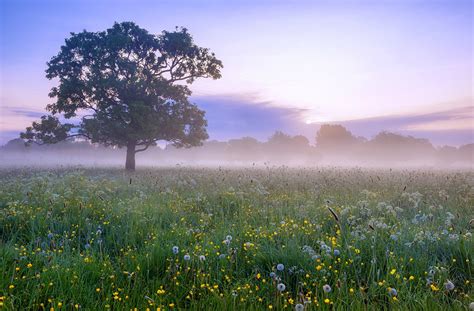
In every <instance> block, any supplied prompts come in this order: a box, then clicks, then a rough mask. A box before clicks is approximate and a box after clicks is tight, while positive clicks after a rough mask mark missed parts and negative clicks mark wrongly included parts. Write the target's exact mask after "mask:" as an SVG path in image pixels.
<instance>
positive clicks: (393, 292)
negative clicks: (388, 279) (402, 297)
mask: <svg viewBox="0 0 474 311" xmlns="http://www.w3.org/2000/svg"><path fill="white" fill-rule="evenodd" d="M388 293H389V294H390V296H392V297H396V296H397V295H398V292H397V290H396V289H395V288H389V289H388Z"/></svg>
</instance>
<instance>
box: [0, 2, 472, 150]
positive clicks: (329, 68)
mask: <svg viewBox="0 0 474 311" xmlns="http://www.w3.org/2000/svg"><path fill="white" fill-rule="evenodd" d="M115 21H117V22H121V21H134V22H136V23H137V24H138V25H139V26H141V27H143V28H145V29H147V30H148V31H149V32H151V33H156V34H158V33H160V32H161V31H162V30H172V29H174V27H175V26H184V27H186V28H188V29H189V32H190V33H191V34H192V35H193V37H194V40H195V42H196V44H198V45H200V46H204V47H208V48H210V49H211V50H212V51H213V52H215V54H216V55H217V57H218V58H219V59H221V60H222V62H223V64H224V69H223V70H222V78H221V79H220V80H200V81H197V82H195V83H194V84H193V85H192V86H191V89H192V91H193V95H192V101H193V102H195V103H196V104H197V105H198V106H199V107H201V108H202V109H204V110H205V111H206V117H207V119H208V124H209V125H208V132H209V135H210V139H217V140H227V139H231V138H238V137H242V136H253V137H256V138H257V139H260V140H266V139H267V138H268V137H269V136H270V135H271V134H272V132H274V131H275V130H282V131H284V132H287V133H289V134H294V135H296V134H304V135H306V136H307V137H308V138H309V139H310V141H311V142H313V141H314V137H315V134H316V131H317V129H318V127H319V126H320V125H321V124H323V123H333V124H343V125H344V126H346V127H347V128H348V129H349V130H351V131H352V132H353V133H354V134H355V135H358V136H365V137H367V138H369V139H370V138H371V137H373V136H375V135H376V134H377V133H378V132H380V131H382V130H388V131H392V132H396V133H399V134H402V135H412V136H415V137H421V138H428V139H430V140H431V141H432V142H433V143H434V144H435V145H444V144H450V145H456V146H458V145H462V144H466V143H473V142H474V134H473V133H474V132H473V131H474V100H473V98H474V95H473V73H474V65H473V2H472V1H470V0H377V1H375V0H372V1H368V0H359V1H357V0H331V1H329V0H327V1H318V0H315V1H296V0H287V1H269V0H268V1H258V0H254V1H230V0H229V1H217V0H215V1H198V0H189V1H184V0H174V1H121V0H118V1H92V0H85V1H73V0H71V1H59V0H58V1H47V0H45V1H23V0H15V1H13V0H2V1H0V27H1V28H0V72H1V74H0V144H4V143H6V142H7V141H8V140H9V139H12V138H16V137H18V133H19V132H20V131H22V130H23V129H24V128H25V127H26V126H28V125H29V124H30V123H31V122H32V121H34V120H35V119H38V118H39V117H40V116H41V115H43V114H45V111H44V107H45V106H46V105H47V104H48V103H50V102H52V101H53V99H50V98H49V97H48V92H49V90H50V89H51V87H53V86H54V85H56V84H57V81H54V80H52V81H49V80H48V79H46V77H45V69H46V62H47V61H48V60H49V59H50V58H51V57H53V56H54V55H56V54H57V53H58V52H59V49H60V46H61V45H62V44H63V43H64V40H65V38H67V37H68V36H69V35H70V32H80V31H82V30H84V29H86V30H88V31H102V30H105V29H106V28H109V27H110V26H112V24H113V23H114V22H115Z"/></svg>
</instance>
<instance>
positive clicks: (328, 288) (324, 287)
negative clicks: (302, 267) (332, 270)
mask: <svg viewBox="0 0 474 311" xmlns="http://www.w3.org/2000/svg"><path fill="white" fill-rule="evenodd" d="M331 290H332V288H331V286H329V284H326V285H324V286H323V291H324V292H325V293H329V292H331Z"/></svg>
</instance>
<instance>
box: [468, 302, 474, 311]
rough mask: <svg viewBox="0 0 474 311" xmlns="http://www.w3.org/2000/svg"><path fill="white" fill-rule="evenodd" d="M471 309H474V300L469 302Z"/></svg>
mask: <svg viewBox="0 0 474 311" xmlns="http://www.w3.org/2000/svg"><path fill="white" fill-rule="evenodd" d="M469 310H474V302H471V303H470V304H469Z"/></svg>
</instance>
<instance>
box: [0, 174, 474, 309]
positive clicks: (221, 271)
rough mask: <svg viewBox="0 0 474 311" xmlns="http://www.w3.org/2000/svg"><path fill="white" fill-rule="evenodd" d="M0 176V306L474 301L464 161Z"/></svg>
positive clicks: (392, 305)
mask: <svg viewBox="0 0 474 311" xmlns="http://www.w3.org/2000/svg"><path fill="white" fill-rule="evenodd" d="M0 174H1V175H0V239H1V240H0V243H1V244H0V255H1V256H0V270H1V278H0V296H1V299H0V303H1V305H2V306H3V308H4V309H6V310H28V309H30V310H53V309H54V310H59V309H61V310H74V309H83V310H104V309H111V310H130V309H132V310H133V309H134V308H137V310H147V309H148V308H149V309H150V310H171V309H183V308H189V309H193V310H203V309H214V310H229V309H230V310H263V309H274V310H282V309H286V310H299V311H301V310H313V309H322V310H329V309H332V310H341V309H345V310H348V309H351V310H357V309H363V310H367V309H369V310H382V309H399V310H409V309H420V310H443V309H444V310H446V309H454V310H467V309H469V305H470V304H471V303H472V302H473V301H474V291H473V287H472V282H474V280H473V275H474V274H473V273H474V269H473V264H472V262H473V260H474V258H473V257H474V240H473V238H472V231H473V227H474V208H473V207H474V190H473V189H474V188H473V185H474V173H473V172H466V171H465V172H462V171H441V170H439V171H424V170H418V171H416V170H410V171H408V170H406V171H404V170H389V169H383V170H382V169H380V170H375V169H372V170H371V169H355V168H354V169H336V168H333V169H330V168H324V169H309V168H306V169H305V168H298V169H296V168H293V169H290V168H287V167H264V168H241V169H225V168H220V169H218V168H215V169H211V168H207V169H206V168H184V167H175V168H169V169H165V168H162V169H153V170H148V171H145V170H143V171H137V172H136V173H126V172H124V171H121V170H113V169H110V170H87V169H69V170H47V171H46V170H27V169H24V170H8V169H3V170H2V171H1V172H0ZM471 307H472V305H471Z"/></svg>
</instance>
